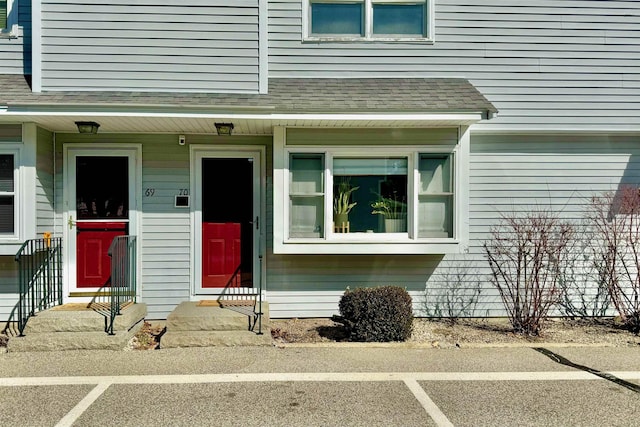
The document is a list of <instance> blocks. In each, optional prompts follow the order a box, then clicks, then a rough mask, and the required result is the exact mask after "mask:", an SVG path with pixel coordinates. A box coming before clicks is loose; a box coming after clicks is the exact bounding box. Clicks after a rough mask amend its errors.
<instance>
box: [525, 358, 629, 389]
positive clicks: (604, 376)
mask: <svg viewBox="0 0 640 427" xmlns="http://www.w3.org/2000/svg"><path fill="white" fill-rule="evenodd" d="M533 349H534V350H535V351H537V352H538V353H541V354H544V355H545V356H547V357H548V358H549V359H551V360H553V361H554V362H556V363H559V364H561V365H565V366H569V367H571V368H575V369H579V370H581V371H584V372H588V373H590V374H592V375H595V376H597V377H600V378H602V379H605V380H607V381H611V382H612V383H615V384H617V385H619V386H622V387H624V388H626V389H629V390H631V391H633V392H634V393H640V386H639V385H637V384H634V383H632V382H629V381H625V380H623V379H622V378H618V377H616V376H615V375H611V374H609V373H606V372H602V371H599V370H597V369H594V368H590V367H588V366H584V365H578V364H577V363H574V362H572V361H570V360H569V359H567V358H566V357H563V356H560V355H559V354H558V353H554V352H553V351H551V350H549V349H547V348H544V347H534V348H533Z"/></svg>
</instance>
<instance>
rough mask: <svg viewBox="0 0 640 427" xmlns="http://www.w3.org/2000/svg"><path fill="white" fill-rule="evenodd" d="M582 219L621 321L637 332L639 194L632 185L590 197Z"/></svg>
mask: <svg viewBox="0 0 640 427" xmlns="http://www.w3.org/2000/svg"><path fill="white" fill-rule="evenodd" d="M585 218H586V220H587V223H588V224H589V226H590V229H591V232H592V233H593V237H594V238H593V239H592V240H591V254H592V256H593V259H594V262H595V263H596V266H597V273H598V279H599V281H600V282H601V283H603V284H604V285H605V286H606V288H607V290H608V292H609V297H610V299H611V302H612V304H613V306H614V307H615V309H616V310H617V312H618V314H619V315H620V318H621V319H622V322H623V323H624V324H625V326H626V327H627V328H628V329H629V330H631V331H633V332H634V333H636V334H637V333H639V332H640V275H639V272H640V194H639V192H638V189H637V188H635V187H630V186H629V187H622V188H620V189H619V190H618V192H605V193H602V194H600V195H597V196H594V197H592V198H591V201H590V203H589V205H588V208H587V211H586V214H585Z"/></svg>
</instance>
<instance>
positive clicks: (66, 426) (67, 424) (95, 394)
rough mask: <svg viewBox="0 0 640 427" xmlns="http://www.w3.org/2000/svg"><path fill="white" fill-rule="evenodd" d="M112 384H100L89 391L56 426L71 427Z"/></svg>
mask: <svg viewBox="0 0 640 427" xmlns="http://www.w3.org/2000/svg"><path fill="white" fill-rule="evenodd" d="M110 385H111V384H109V383H100V384H98V385H97V386H96V387H95V388H94V389H93V390H91V391H90V392H89V394H87V395H86V396H85V397H84V399H82V400H81V401H80V402H79V403H78V404H77V405H76V406H74V407H73V409H71V410H70V411H69V412H68V413H67V415H65V416H64V417H62V419H61V420H60V421H59V422H58V424H56V427H71V426H72V425H73V423H74V422H75V421H76V420H77V419H78V418H80V415H82V414H83V413H84V411H86V410H87V409H89V406H91V405H92V404H93V402H95V401H96V399H98V398H99V397H100V396H101V395H102V393H104V391H105V390H106V389H108V388H109V386H110Z"/></svg>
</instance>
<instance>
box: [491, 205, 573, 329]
mask: <svg viewBox="0 0 640 427" xmlns="http://www.w3.org/2000/svg"><path fill="white" fill-rule="evenodd" d="M573 235H574V227H573V225H572V224H570V223H569V222H567V221H564V220H561V219H560V218H559V216H558V214H556V213H554V212H551V210H548V209H541V208H538V209H534V210H532V211H531V212H526V213H524V214H520V215H518V214H517V213H508V214H504V215H502V218H501V221H500V224H498V226H495V227H492V229H491V237H490V239H489V241H487V242H485V243H484V245H483V247H484V251H485V256H486V258H487V260H488V261H489V266H490V267H491V276H490V280H491V283H492V284H493V285H494V286H495V287H496V288H497V289H498V292H499V293H500V297H501V298H502V302H503V304H504V306H505V308H506V310H507V312H508V315H509V319H510V321H511V325H512V326H513V329H514V331H515V332H517V333H523V334H528V335H539V334H540V331H541V329H542V326H543V323H544V321H545V320H546V318H547V315H548V312H549V309H550V308H551V307H552V306H553V305H554V304H555V303H556V302H557V301H558V297H559V295H560V289H559V285H558V280H559V277H560V269H561V265H563V263H564V262H565V260H566V258H567V247H568V246H569V244H570V242H571V240H572V238H573Z"/></svg>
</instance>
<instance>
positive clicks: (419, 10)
mask: <svg viewBox="0 0 640 427" xmlns="http://www.w3.org/2000/svg"><path fill="white" fill-rule="evenodd" d="M373 33H374V34H391V35H393V34H402V35H418V36H424V35H425V5H424V4H374V5H373Z"/></svg>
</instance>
